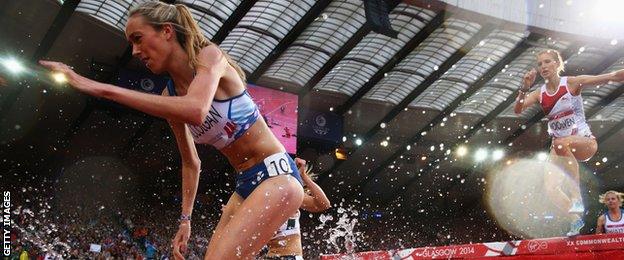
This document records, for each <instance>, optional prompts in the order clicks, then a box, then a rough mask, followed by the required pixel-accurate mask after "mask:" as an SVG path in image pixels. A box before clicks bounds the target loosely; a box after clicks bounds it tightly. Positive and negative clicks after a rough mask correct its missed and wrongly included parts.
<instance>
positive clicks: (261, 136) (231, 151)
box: [221, 116, 286, 172]
mask: <svg viewBox="0 0 624 260" xmlns="http://www.w3.org/2000/svg"><path fill="white" fill-rule="evenodd" d="M221 152H222V153H223V154H224V155H225V157H227V158H228V160H229V161H230V164H231V165H232V166H234V169H236V171H237V172H241V171H244V170H246V169H249V168H251V167H253V166H254V165H256V164H258V163H260V162H262V161H264V158H266V157H268V156H269V155H272V154H276V153H284V152H286V151H285V149H284V146H282V144H281V143H280V142H279V140H277V138H276V137H275V136H274V135H273V133H272V132H271V129H269V127H268V126H267V125H266V122H264V119H263V118H262V117H261V116H260V117H258V120H257V121H256V122H255V123H254V124H253V125H252V126H251V127H250V128H249V129H248V130H247V132H245V134H243V136H241V137H240V138H238V139H237V140H236V141H234V142H233V143H231V144H230V145H228V146H226V147H224V148H222V149H221Z"/></svg>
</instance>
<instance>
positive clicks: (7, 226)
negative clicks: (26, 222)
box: [2, 191, 11, 256]
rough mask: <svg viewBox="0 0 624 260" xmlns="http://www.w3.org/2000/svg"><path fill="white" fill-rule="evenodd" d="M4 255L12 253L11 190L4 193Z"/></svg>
mask: <svg viewBox="0 0 624 260" xmlns="http://www.w3.org/2000/svg"><path fill="white" fill-rule="evenodd" d="M2 255H3V256H10V255H11V192H9V191H5V192H3V193H2Z"/></svg>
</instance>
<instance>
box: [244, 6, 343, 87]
mask: <svg viewBox="0 0 624 260" xmlns="http://www.w3.org/2000/svg"><path fill="white" fill-rule="evenodd" d="M330 3H331V0H319V1H317V2H316V3H315V4H314V5H313V6H312V8H310V10H308V12H306V14H305V15H304V16H303V17H302V18H301V19H300V20H299V21H298V22H297V24H295V26H294V27H293V28H292V29H291V30H290V31H289V32H288V34H286V36H284V38H283V39H282V40H281V41H280V42H279V43H278V44H277V46H275V48H273V51H272V52H271V53H270V54H269V56H268V57H266V58H265V59H264V60H263V61H262V63H260V65H258V68H256V70H255V71H254V72H253V73H251V75H250V76H249V82H251V83H255V82H256V81H258V79H259V78H260V76H262V74H264V72H266V70H267V69H269V66H271V64H273V62H275V60H277V58H279V56H280V55H282V53H284V51H286V49H287V48H288V47H289V46H290V45H291V44H292V43H293V42H295V40H297V38H298V37H299V35H301V33H302V32H303V31H304V30H305V29H306V28H308V26H309V25H310V24H311V23H312V22H314V19H316V18H317V17H318V16H319V15H321V13H322V12H323V10H325V8H327V6H329V4H330Z"/></svg>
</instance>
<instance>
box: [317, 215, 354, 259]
mask: <svg viewBox="0 0 624 260" xmlns="http://www.w3.org/2000/svg"><path fill="white" fill-rule="evenodd" d="M337 214H338V216H337V220H336V221H335V222H334V219H335V218H334V216H332V215H331V214H321V215H320V216H319V220H320V221H321V224H320V225H318V226H317V227H316V229H317V230H319V229H320V230H324V231H325V234H324V236H325V237H327V238H328V239H327V240H326V241H327V242H328V244H327V249H329V250H330V251H331V252H332V253H344V254H353V253H355V251H356V247H357V246H358V243H360V241H363V234H362V233H361V232H358V231H356V226H357V224H358V216H359V212H358V211H357V210H356V209H354V208H353V206H350V207H349V208H344V207H343V205H342V203H340V206H339V207H338V209H337ZM345 259H349V257H347V258H345Z"/></svg>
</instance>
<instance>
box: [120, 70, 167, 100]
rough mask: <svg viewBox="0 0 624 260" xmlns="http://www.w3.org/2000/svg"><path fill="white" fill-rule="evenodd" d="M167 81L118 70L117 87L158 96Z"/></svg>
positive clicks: (150, 75) (131, 71)
mask: <svg viewBox="0 0 624 260" xmlns="http://www.w3.org/2000/svg"><path fill="white" fill-rule="evenodd" d="M168 80H169V79H168V78H166V77H163V76H158V75H155V74H151V73H145V72H139V71H133V70H127V69H120V70H119V75H118V76H117V85H118V86H120V87H124V88H128V89H133V90H138V91H142V92H146V93H152V94H157V95H160V94H161V93H162V91H163V89H165V87H166V85H167V81H168Z"/></svg>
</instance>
